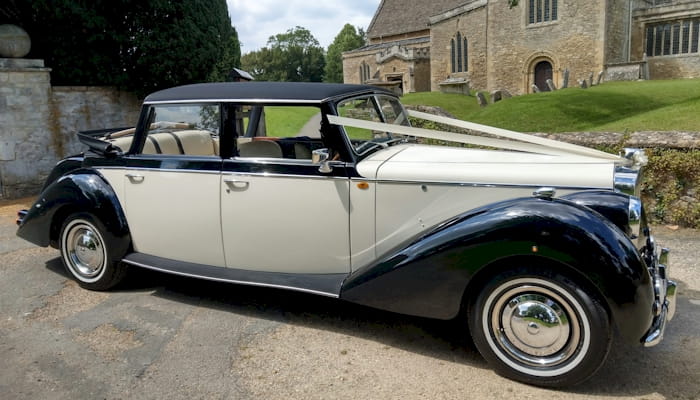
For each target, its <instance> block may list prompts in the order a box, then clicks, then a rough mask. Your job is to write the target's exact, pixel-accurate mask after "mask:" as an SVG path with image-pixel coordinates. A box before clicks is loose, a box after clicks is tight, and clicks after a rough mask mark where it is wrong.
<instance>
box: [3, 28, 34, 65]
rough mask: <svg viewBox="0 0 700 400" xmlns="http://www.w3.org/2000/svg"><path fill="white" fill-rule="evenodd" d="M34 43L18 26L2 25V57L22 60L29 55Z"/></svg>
mask: <svg viewBox="0 0 700 400" xmlns="http://www.w3.org/2000/svg"><path fill="white" fill-rule="evenodd" d="M31 47H32V41H31V39H29V34H28V33H27V32H25V31H24V29H22V28H20V27H19V26H16V25H9V24H6V25H0V57H3V58H22V57H24V56H26V55H27V54H29V50H30V49H31Z"/></svg>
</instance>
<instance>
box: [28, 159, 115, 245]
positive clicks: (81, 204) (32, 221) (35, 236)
mask: <svg viewBox="0 0 700 400" xmlns="http://www.w3.org/2000/svg"><path fill="white" fill-rule="evenodd" d="M75 212H88V213H91V214H93V215H94V216H95V217H96V218H98V219H99V220H100V221H101V222H102V223H103V224H104V226H105V227H106V228H107V230H108V231H109V232H110V233H111V234H112V235H114V237H115V238H116V239H117V241H118V242H120V243H115V244H113V245H114V246H118V247H122V246H127V247H128V241H129V229H128V225H127V221H126V216H125V215H124V210H123V209H122V207H121V205H120V204H119V200H118V198H117V195H116V194H115V192H114V190H113V189H112V187H111V186H110V185H109V184H108V183H107V181H106V180H105V179H104V178H103V177H102V176H101V175H100V174H99V173H97V172H96V171H93V170H88V169H79V170H75V171H73V172H71V173H69V174H67V175H64V176H62V177H60V178H58V179H57V180H55V181H54V182H53V183H51V184H49V185H48V186H47V187H46V188H45V189H44V190H43V191H42V193H41V194H40V195H39V199H38V200H37V201H36V202H35V203H34V205H33V206H32V207H31V208H30V209H29V210H28V212H27V215H26V216H25V217H24V218H23V220H22V223H21V224H20V226H19V229H18V230H17V236H19V237H21V238H23V239H26V240H28V241H30V242H32V243H34V244H37V245H39V246H43V247H46V246H49V245H51V246H53V247H57V245H58V243H57V242H58V235H59V230H60V229H61V225H62V224H63V221H64V220H65V218H66V217H68V216H69V215H70V214H72V213H75Z"/></svg>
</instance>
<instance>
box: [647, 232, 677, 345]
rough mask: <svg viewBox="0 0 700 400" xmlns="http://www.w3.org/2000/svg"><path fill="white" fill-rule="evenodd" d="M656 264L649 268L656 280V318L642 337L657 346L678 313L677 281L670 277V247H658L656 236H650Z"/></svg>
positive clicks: (654, 307)
mask: <svg viewBox="0 0 700 400" xmlns="http://www.w3.org/2000/svg"><path fill="white" fill-rule="evenodd" d="M649 245H650V247H651V249H652V251H653V260H654V263H653V264H655V265H652V266H651V267H650V268H649V272H650V273H651V277H652V279H653V282H654V296H655V300H654V305H653V312H654V319H653V321H652V323H651V328H649V331H648V332H647V334H646V335H645V336H644V338H642V343H643V344H644V346H645V347H652V346H656V345H657V344H659V343H660V342H661V340H662V339H663V338H664V330H665V329H666V323H667V322H668V321H670V320H671V319H672V318H673V315H674V314H675V313H676V286H677V285H676V282H674V281H672V280H670V279H668V253H669V251H668V249H665V248H662V249H660V250H659V249H658V248H657V246H656V243H655V242H654V238H653V237H650V238H649Z"/></svg>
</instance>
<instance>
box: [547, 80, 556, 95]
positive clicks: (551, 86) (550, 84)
mask: <svg viewBox="0 0 700 400" xmlns="http://www.w3.org/2000/svg"><path fill="white" fill-rule="evenodd" d="M547 89H549V91H550V92H554V91H555V90H557V85H555V84H554V81H553V80H551V79H547Z"/></svg>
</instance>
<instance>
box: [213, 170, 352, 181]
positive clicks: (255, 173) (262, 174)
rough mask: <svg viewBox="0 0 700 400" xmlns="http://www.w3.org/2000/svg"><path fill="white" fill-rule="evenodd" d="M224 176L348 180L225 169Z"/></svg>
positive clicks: (339, 177) (333, 177)
mask: <svg viewBox="0 0 700 400" xmlns="http://www.w3.org/2000/svg"><path fill="white" fill-rule="evenodd" d="M221 174H222V176H231V175H235V176H250V177H260V178H290V179H291V178H293V179H323V180H326V179H335V180H343V181H345V180H348V178H347V177H345V176H322V175H295V174H278V173H267V172H236V171H223V172H222V173H221Z"/></svg>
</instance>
